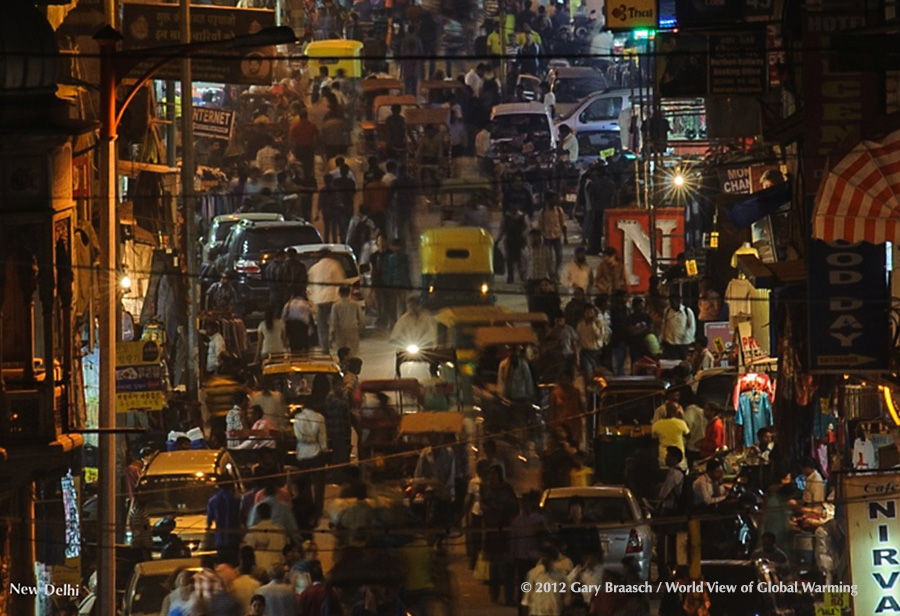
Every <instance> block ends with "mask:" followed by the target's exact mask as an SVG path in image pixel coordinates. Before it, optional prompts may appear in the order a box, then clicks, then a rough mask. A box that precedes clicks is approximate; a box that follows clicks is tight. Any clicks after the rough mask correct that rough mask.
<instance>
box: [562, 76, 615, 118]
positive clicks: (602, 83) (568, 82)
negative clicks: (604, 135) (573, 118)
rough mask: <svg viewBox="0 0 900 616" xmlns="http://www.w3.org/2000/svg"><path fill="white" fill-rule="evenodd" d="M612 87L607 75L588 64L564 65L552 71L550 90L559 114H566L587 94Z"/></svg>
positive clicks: (605, 90) (604, 90)
mask: <svg viewBox="0 0 900 616" xmlns="http://www.w3.org/2000/svg"><path fill="white" fill-rule="evenodd" d="M609 89H610V84H609V80H607V78H606V75H604V74H603V73H601V72H600V71H598V70H597V69H593V68H590V67H588V66H563V67H558V68H554V69H552V70H551V71H550V91H551V92H553V95H554V97H555V98H556V113H557V115H560V116H562V115H566V114H567V113H568V112H569V111H570V110H571V109H572V108H573V107H575V106H577V105H578V103H579V102H580V101H581V100H582V99H584V98H585V97H586V96H591V95H592V94H596V93H599V92H607V91H608V90H609Z"/></svg>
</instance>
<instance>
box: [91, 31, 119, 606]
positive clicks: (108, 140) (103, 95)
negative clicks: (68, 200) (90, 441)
mask: <svg viewBox="0 0 900 616" xmlns="http://www.w3.org/2000/svg"><path fill="white" fill-rule="evenodd" d="M121 38H122V37H121V36H120V35H119V34H118V33H117V32H116V31H115V30H112V28H108V29H106V30H104V32H102V33H101V34H100V35H98V37H97V43H98V44H99V45H100V107H101V109H100V117H101V120H102V124H101V129H100V182H99V184H100V185H99V192H100V200H99V204H100V314H99V315H98V316H99V319H98V320H99V325H100V417H99V420H100V421H99V423H100V430H101V432H100V435H99V445H100V452H99V453H100V459H99V464H98V469H97V470H98V480H99V482H100V485H99V486H98V488H99V494H100V499H99V512H98V514H99V515H98V520H99V526H100V529H99V531H100V532H99V533H98V544H99V545H98V547H99V550H98V553H99V554H98V555H99V563H98V580H97V601H98V610H97V612H98V613H99V614H115V613H116V504H117V499H116V492H117V490H116V480H117V475H116V434H115V427H116V343H117V340H118V330H119V326H118V324H117V323H116V315H117V314H118V310H117V308H116V303H117V289H116V271H117V269H118V268H117V263H116V253H117V243H116V225H117V224H118V216H117V213H116V205H117V199H116V136H117V134H116V125H117V121H116V84H117V81H118V80H117V76H116V67H115V55H116V45H117V44H118V43H119V41H120V40H121Z"/></svg>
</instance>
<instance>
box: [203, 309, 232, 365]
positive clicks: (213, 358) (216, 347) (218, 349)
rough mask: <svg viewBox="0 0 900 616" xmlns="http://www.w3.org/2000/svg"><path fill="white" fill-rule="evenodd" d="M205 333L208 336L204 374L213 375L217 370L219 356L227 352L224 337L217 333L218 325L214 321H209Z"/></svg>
mask: <svg viewBox="0 0 900 616" xmlns="http://www.w3.org/2000/svg"><path fill="white" fill-rule="evenodd" d="M206 333H207V334H209V346H208V347H207V351H206V373H207V374H215V373H216V372H218V370H219V362H220V361H221V355H222V353H225V352H226V350H227V349H226V347H225V337H224V336H222V334H221V333H219V324H218V323H216V322H215V321H210V323H209V325H208V326H207V327H206Z"/></svg>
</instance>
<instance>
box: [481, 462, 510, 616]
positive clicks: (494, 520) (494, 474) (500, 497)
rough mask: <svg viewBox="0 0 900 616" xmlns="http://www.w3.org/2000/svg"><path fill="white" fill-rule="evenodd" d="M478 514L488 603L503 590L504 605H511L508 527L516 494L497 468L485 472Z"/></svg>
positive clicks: (497, 597)
mask: <svg viewBox="0 0 900 616" xmlns="http://www.w3.org/2000/svg"><path fill="white" fill-rule="evenodd" d="M481 511H482V514H483V516H484V528H485V534H484V548H483V552H484V555H485V557H486V558H487V559H488V562H489V563H490V580H489V582H488V586H489V591H490V597H491V601H493V602H494V603H496V602H498V601H499V599H500V588H501V587H503V590H504V593H503V596H504V600H505V603H506V605H508V606H514V605H515V597H516V588H515V586H514V585H515V567H514V564H513V561H512V554H511V552H510V545H509V528H510V523H511V522H512V520H513V518H514V517H516V514H517V513H518V511H519V504H518V499H517V498H516V492H515V490H514V489H513V487H512V486H511V485H510V484H509V483H507V481H506V479H505V478H504V476H503V468H502V467H500V466H497V465H495V466H492V467H491V468H490V470H489V471H488V480H487V483H486V484H485V486H484V487H483V489H482V493H481Z"/></svg>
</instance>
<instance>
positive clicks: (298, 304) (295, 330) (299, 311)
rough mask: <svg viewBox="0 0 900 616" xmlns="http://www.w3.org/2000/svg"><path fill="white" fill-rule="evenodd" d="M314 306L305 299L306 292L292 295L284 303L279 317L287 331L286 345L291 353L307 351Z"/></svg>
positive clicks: (313, 322)
mask: <svg viewBox="0 0 900 616" xmlns="http://www.w3.org/2000/svg"><path fill="white" fill-rule="evenodd" d="M315 311H316V309H315V306H314V305H313V304H312V303H311V302H310V301H309V300H308V299H306V294H305V293H304V294H303V295H294V296H293V297H291V298H290V300H288V302H287V303H286V304H285V305H284V309H283V310H282V312H281V318H282V320H283V321H284V329H285V332H286V333H287V338H288V345H289V346H290V349H291V352H292V353H306V352H307V351H309V347H310V346H311V344H310V339H311V336H312V332H313V328H314V327H315Z"/></svg>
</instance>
